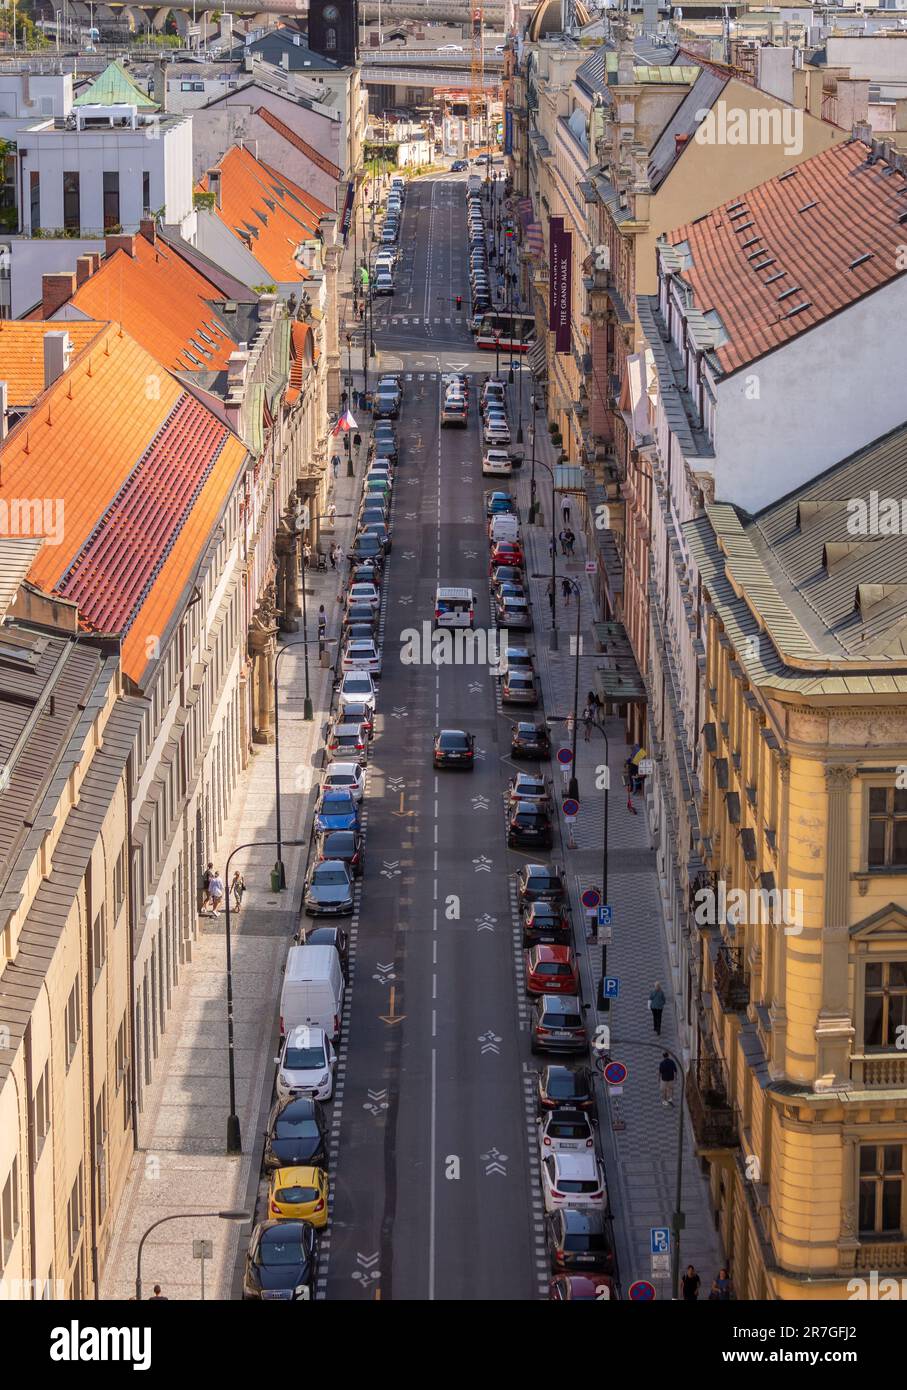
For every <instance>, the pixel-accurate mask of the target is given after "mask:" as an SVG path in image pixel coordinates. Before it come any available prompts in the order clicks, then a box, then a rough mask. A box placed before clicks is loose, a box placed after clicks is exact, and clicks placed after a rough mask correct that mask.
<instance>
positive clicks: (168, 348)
mask: <svg viewBox="0 0 907 1390" xmlns="http://www.w3.org/2000/svg"><path fill="white" fill-rule="evenodd" d="M222 298H223V295H222V294H221V293H220V291H219V290H218V289H217V286H216V285H212V283H211V281H210V280H206V279H205V277H204V275H202V274H201V272H200V271H198V270H196V268H195V267H194V266H191V265H189V263H188V261H185V260H184V259H183V257H182V256H180V255H179V253H178V252H177V251H175V250H174V249H173V248H172V247H170V246H167V245H166V244H165V243H164V242H163V241H161V240H158V241H157V242H156V244H155V245H154V246H152V245H151V242H150V241H148V240H147V238H146V237H144V236H137V237H136V238H135V256H130V255H129V254H128V253H127V252H126V251H122V250H121V251H115V252H114V253H113V255H112V256H110V257H108V259H107V260H106V261H105V262H104V263H103V265H102V266H101V268H100V270H98V271H96V272H95V274H94V275H92V276H91V278H90V279H88V280H86V281H85V283H84V284H83V285H81V286H80V287H79V288H78V289H77V290H76V292H75V294H74V295H73V297H72V301H71V302H72V303H73V304H74V305H75V306H76V308H77V309H81V310H82V312H83V313H85V314H88V315H89V316H90V317H91V318H100V319H116V321H117V322H118V323H121V324H122V325H123V327H124V328H125V329H126V331H127V333H130V334H131V335H132V336H133V338H135V339H136V340H137V341H138V342H140V343H141V344H142V347H144V348H147V349H148V351H149V352H151V353H153V354H154V356H155V357H156V358H157V359H158V361H159V362H163V364H164V366H165V367H168V368H169V369H170V370H171V371H183V372H193V371H205V370H207V371H215V372H216V371H220V370H221V369H222V368H224V367H225V366H226V365H227V359H228V358H229V356H230V353H231V352H234V351H235V349H236V346H237V344H236V343H235V342H234V341H233V339H232V338H231V337H230V336H229V334H228V333H227V330H226V328H225V327H224V326H223V324H222V323H221V322H220V321H219V320H218V319H217V318H216V317H215V315H214V313H213V311H212V308H211V301H214V300H220V299H222ZM189 353H191V354H192V356H191V357H190V356H188V355H187V354H189ZM206 354H208V355H207V356H206ZM192 358H195V359H196V360H195V362H193V360H192Z"/></svg>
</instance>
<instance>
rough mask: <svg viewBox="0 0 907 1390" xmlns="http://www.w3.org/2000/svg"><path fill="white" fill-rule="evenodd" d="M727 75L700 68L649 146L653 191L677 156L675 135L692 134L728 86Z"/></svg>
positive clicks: (650, 175) (669, 170) (672, 165)
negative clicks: (705, 113)
mask: <svg viewBox="0 0 907 1390" xmlns="http://www.w3.org/2000/svg"><path fill="white" fill-rule="evenodd" d="M727 82H728V78H727V76H722V75H721V74H719V73H717V72H713V71H712V69H711V68H703V69H702V71H701V72H700V74H699V76H698V77H697V79H696V81H695V82H694V83H693V86H692V87H691V88H690V90H689V92H688V93H687V95H686V96H685V97H684V99H683V101H682V102H681V103H680V105H679V106H678V108H677V110H676V111H675V112H674V114H673V116H672V117H671V119H670V120H669V121H668V123H667V125H666V126H665V128H664V130H663V131H662V132H661V134H660V135H659V137H658V139H657V140H656V141H655V143H654V145H653V146H652V150H651V152H650V155H649V183H650V184H651V187H652V192H653V193H654V192H655V191H656V189H658V188H660V187H661V185H662V184H663V183H664V181H665V179H666V178H667V176H668V174H669V173H670V172H671V170H672V169H673V167H674V165H675V164H676V163H677V160H678V158H679V151H678V148H677V140H676V138H675V137H676V136H678V135H686V136H688V137H689V136H692V135H693V133H694V132H695V130H696V128H697V126H698V125H699V124H700V122H701V121H702V120H703V113H704V112H706V111H709V110H711V108H712V106H713V105H714V103H715V102H716V101H717V100H718V97H719V96H720V95H721V93H722V92H723V91H724V88H725V87H726V86H727Z"/></svg>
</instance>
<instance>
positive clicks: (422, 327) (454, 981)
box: [318, 178, 548, 1301]
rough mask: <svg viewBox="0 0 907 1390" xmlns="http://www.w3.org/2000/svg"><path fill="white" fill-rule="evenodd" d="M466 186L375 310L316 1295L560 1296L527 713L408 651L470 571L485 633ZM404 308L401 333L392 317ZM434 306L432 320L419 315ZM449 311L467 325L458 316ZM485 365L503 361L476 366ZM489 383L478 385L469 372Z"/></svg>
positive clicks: (428, 198)
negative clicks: (524, 935) (437, 743)
mask: <svg viewBox="0 0 907 1390" xmlns="http://www.w3.org/2000/svg"><path fill="white" fill-rule="evenodd" d="M465 244H466V235H465V191H464V180H462V179H451V178H448V179H440V178H439V179H436V180H424V181H420V182H418V183H414V184H412V185H411V186H410V192H409V196H408V199H407V203H406V208H405V213H404V223H403V235H402V243H401V250H402V256H401V262H400V265H399V267H398V271H397V293H396V294H395V295H394V297H393V300H392V301H391V300H390V299H388V300H386V301H385V304H386V305H387V308H386V309H385V307H384V306H383V305H382V307H381V309H380V310H379V311H378V313H377V314H376V319H375V323H376V330H377V333H376V338H377V343H378V347H379V351H380V352H381V353H386V354H389V355H391V356H396V357H399V358H400V359H401V362H402V368H401V369H402V371H403V372H404V374H405V377H406V380H405V386H404V404H403V413H402V416H401V419H400V421H399V425H398V430H399V437H400V441H401V446H402V447H401V465H400V467H399V470H398V473H397V477H396V482H395V488H394V512H393V533H394V548H393V552H392V554H391V556H390V559H389V564H388V569H387V575H386V582H385V586H384V588H385V595H384V609H383V639H384V646H383V659H384V674H383V677H382V680H381V683H380V694H379V708H378V719H377V722H376V736H375V740H374V743H373V747H372V755H371V760H370V774H369V785H368V792H367V806H368V830H367V846H366V871H365V879H364V887H363V893H362V900H361V906H360V909H359V912H358V918H357V923H356V926H357V930H356V941H355V968H354V973H353V981H352V990H351V1004H350V1009H349V1012H348V1019H349V1027H348V1032H347V1036H346V1039H345V1043H344V1048H343V1052H342V1060H341V1071H340V1080H341V1087H340V1097H341V1098H340V1104H339V1107H338V1117H337V1122H336V1124H335V1127H334V1132H333V1135H332V1158H331V1181H332V1187H333V1202H332V1219H331V1227H330V1237H329V1239H328V1241H327V1242H326V1245H325V1249H324V1253H323V1256H322V1260H321V1264H320V1269H319V1289H318V1296H320V1297H327V1298H329V1299H362V1298H369V1299H375V1298H381V1299H416V1300H418V1299H451V1300H457V1301H460V1300H470V1299H480V1300H486V1299H531V1298H538V1297H544V1296H545V1292H546V1290H547V1279H548V1275H547V1264H546V1262H545V1259H544V1251H543V1249H541V1248H540V1241H541V1206H540V1197H539V1193H538V1186H537V1176H536V1174H537V1158H536V1151H535V1148H534V1144H533V1130H532V1121H531V1106H530V1103H529V1102H530V1098H531V1085H530V1082H531V1077H532V1075H533V1074H534V1070H535V1066H536V1065H537V1064H536V1063H535V1061H534V1060H533V1061H530V1052H529V1042H528V1031H527V1029H526V1019H527V1013H526V1005H525V998H524V995H523V989H522V974H521V971H522V951H521V949H520V944H519V940H518V937H516V936H515V933H514V925H515V919H514V915H513V906H512V902H511V882H512V872H513V870H514V869H516V868H517V867H518V866H519V864H520V863H521V862H522V860H523V859H524V858H525V857H526V856H525V854H522V853H517V852H512V851H508V850H507V849H506V847H505V837H504V812H503V792H504V790H505V788H506V784H507V781H508V779H509V777H510V775H511V774H512V772H513V770H514V769H513V765H512V764H511V763H510V761H509V757H508V754H509V728H510V723H511V720H510V718H509V717H505V716H503V715H502V714H501V713H500V707H499V704H498V701H497V691H496V682H495V680H494V678H493V677H492V675H491V674H490V672H489V670H488V667H487V666H466V665H450V666H441V667H436V666H435V665H434V664H432V663H431V662H430V661H428V660H426V662H425V664H418V665H405V664H403V663H402V662H401V660H400V651H401V634H402V633H403V632H404V631H405V629H407V628H413V627H415V628H416V629H417V630H418V631H419V632H420V633H421V623H422V622H423V620H424V621H427V622H430V620H431V616H432V611H433V603H434V592H435V587H436V585H437V583H438V582H441V583H447V584H464V585H471V586H472V587H473V589H474V590H475V592H476V594H477V596H478V609H477V615H476V616H477V625H481V626H482V627H485V628H487V627H489V626H490V617H491V614H490V601H489V592H488V574H487V563H488V549H487V543H486V540H485V535H484V511H483V499H482V494H483V490H484V487H485V486H487V480H486V481H484V482H483V479H482V477H481V471H480V453H481V445H480V436H479V430H478V419H477V410H476V409H475V390H473V393H472V400H471V409H470V422H469V429H468V430H467V431H462V430H444V431H440V430H439V405H440V393H441V389H442V388H441V383H440V381H439V379H438V376H437V373H438V371H439V369H442V370H443V369H444V368H445V367H449V366H450V364H452V363H462V364H466V365H467V366H471V365H472V364H475V363H476V362H477V358H478V355H477V354H476V353H475V351H474V349H473V345H472V339H471V337H470V335H469V333H468V331H467V329H466V327H465V324H462V325H461V324H460V323H458V322H457V319H456V313H455V309H454V307H453V303H452V301H453V297H454V296H455V295H456V294H457V293H459V294H461V295H462V296H463V304H464V310H463V316H462V317H463V319H465V317H466V306H467V305H468V282H467V273H466V251H465ZM403 316H405V317H407V318H408V319H409V320H410V321H409V322H408V323H407V324H406V325H401V324H400V323H399V322H398V323H397V324H389V323H388V324H387V327H384V328H383V327H382V323H383V322H386V321H387V320H389V319H390V318H392V317H394V318H397V319H398V320H399V318H400V317H403ZM414 319H418V320H419V322H418V323H414V322H413V320H414ZM446 320H451V322H446ZM481 361H482V366H483V368H484V370H486V371H487V369H488V365H490V364H488V362H487V358H484V357H483V358H482V359H481ZM475 380H477V378H474V382H475ZM448 725H449V726H453V727H465V728H468V729H470V730H471V731H472V732H473V733H474V734H475V737H476V742H477V745H478V748H479V750H480V754H479V758H478V761H477V766H476V769H475V771H474V772H472V773H454V772H443V773H436V772H434V770H433V769H432V764H431V748H432V738H433V735H434V732H435V729H436V728H437V727H439V726H448Z"/></svg>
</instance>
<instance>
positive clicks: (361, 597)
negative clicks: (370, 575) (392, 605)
mask: <svg viewBox="0 0 907 1390" xmlns="http://www.w3.org/2000/svg"><path fill="white" fill-rule="evenodd" d="M346 603H347V611H349V609H350V608H352V607H353V605H354V604H359V603H367V604H369V605H370V606H371V607H372V608H378V607H380V605H381V595H380V593H379V592H378V586H377V585H376V584H359V583H356V584H351V585H350V587H349V589H348V590H347V594H346Z"/></svg>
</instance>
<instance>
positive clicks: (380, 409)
mask: <svg viewBox="0 0 907 1390" xmlns="http://www.w3.org/2000/svg"><path fill="white" fill-rule="evenodd" d="M372 415H373V417H374V418H375V419H376V420H399V418H400V398H399V396H398V395H397V394H396V392H391V391H383V392H382V391H379V392H378V393H377V394H376V395H375V396H373V397H372Z"/></svg>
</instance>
